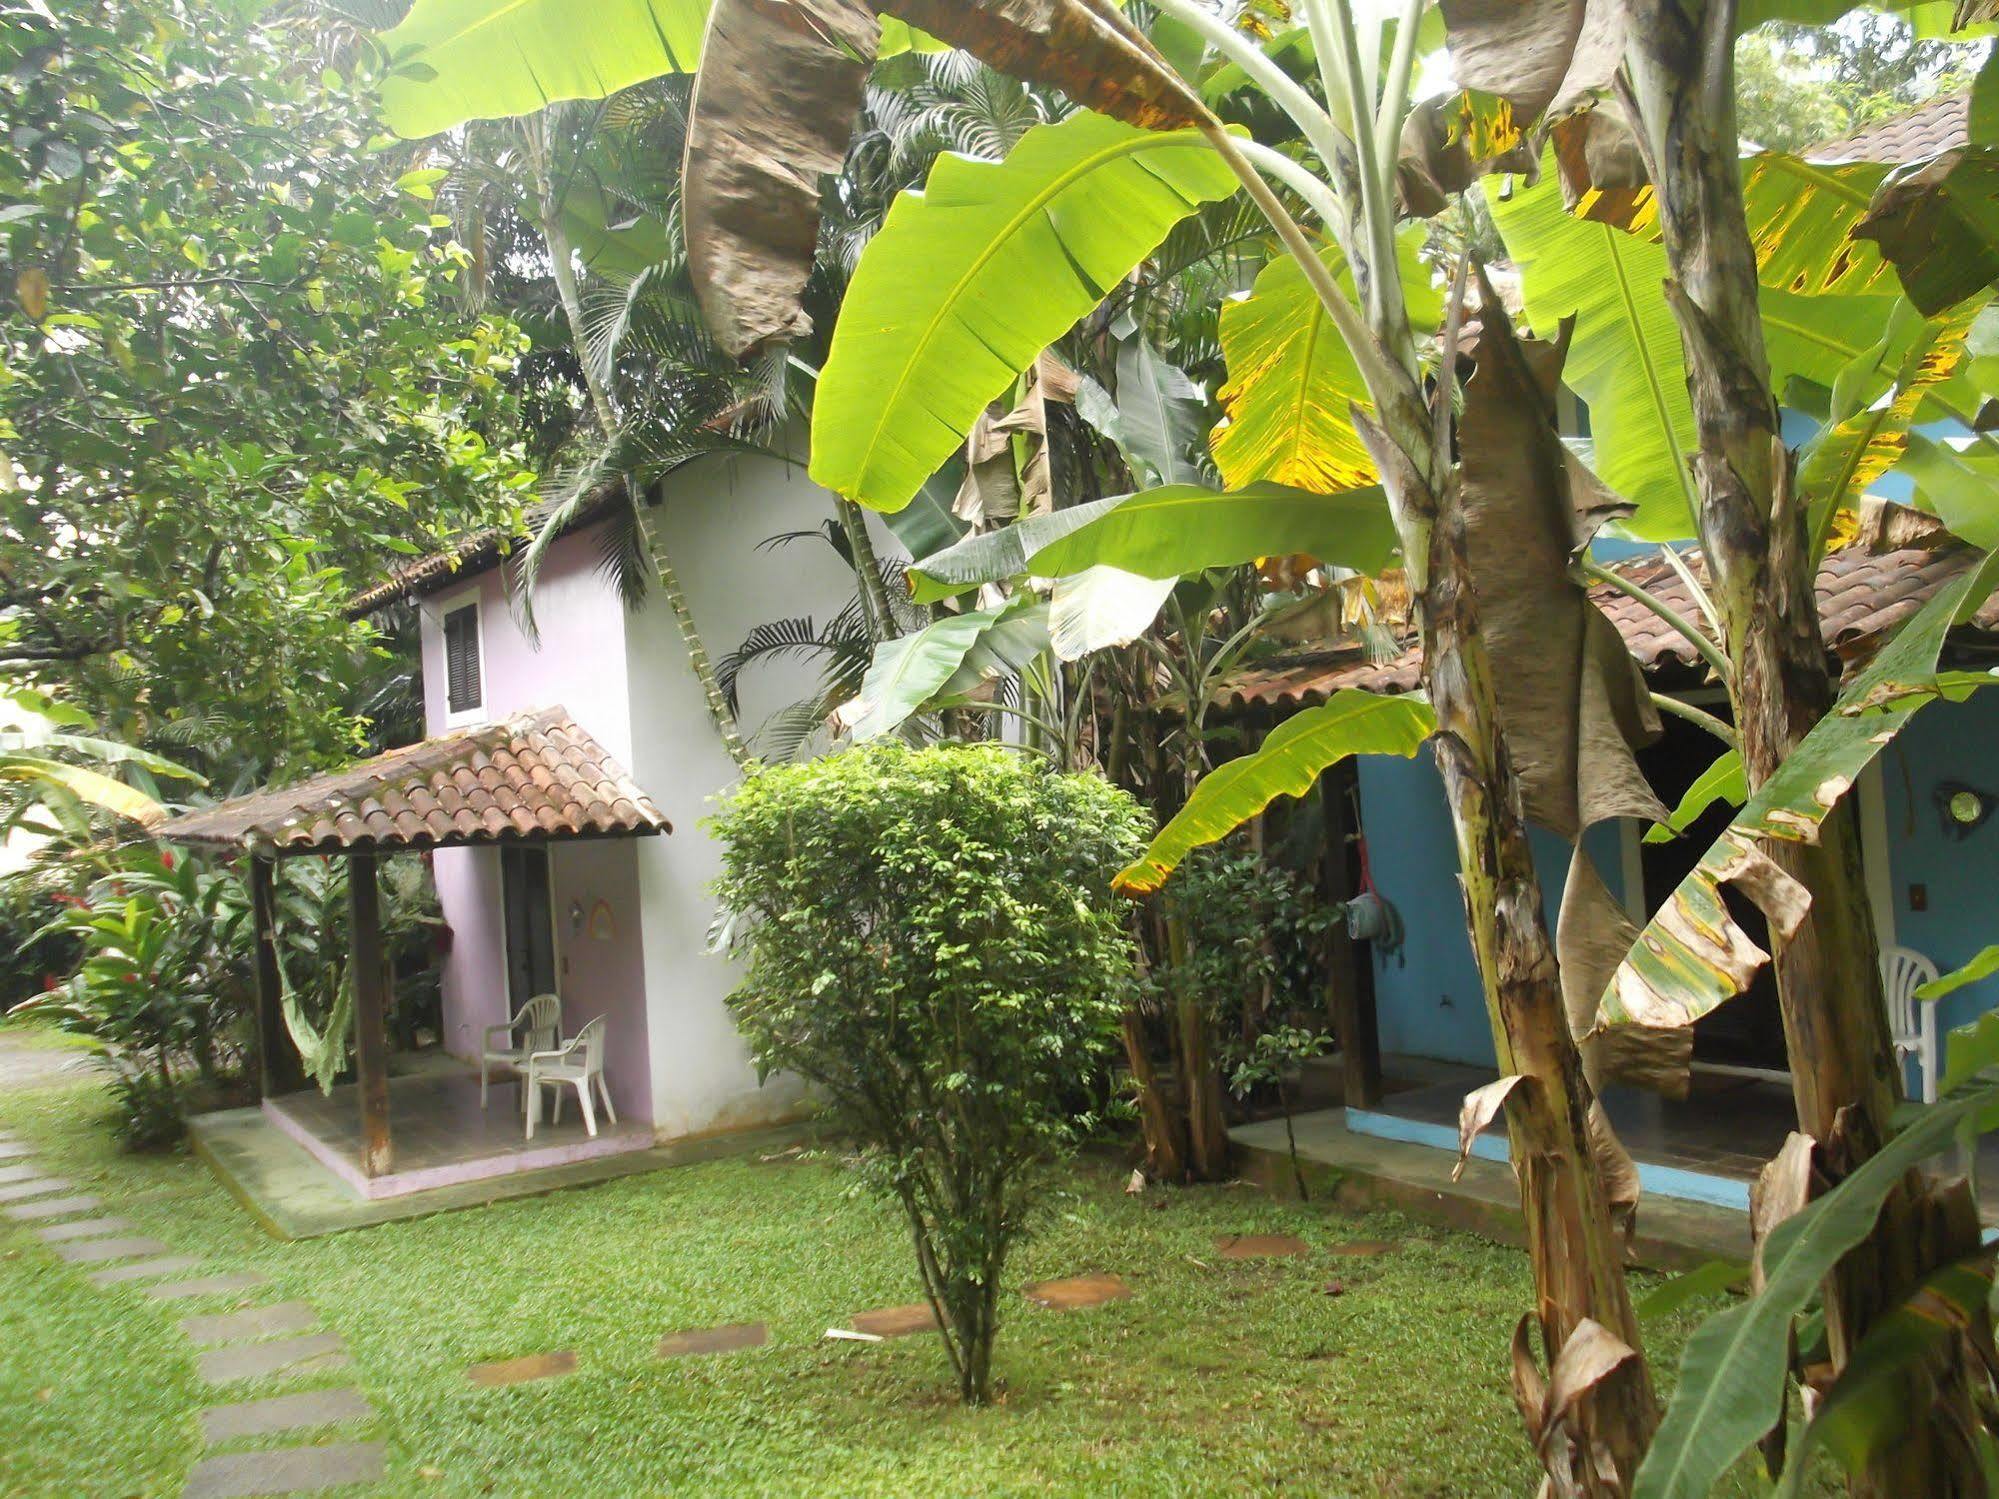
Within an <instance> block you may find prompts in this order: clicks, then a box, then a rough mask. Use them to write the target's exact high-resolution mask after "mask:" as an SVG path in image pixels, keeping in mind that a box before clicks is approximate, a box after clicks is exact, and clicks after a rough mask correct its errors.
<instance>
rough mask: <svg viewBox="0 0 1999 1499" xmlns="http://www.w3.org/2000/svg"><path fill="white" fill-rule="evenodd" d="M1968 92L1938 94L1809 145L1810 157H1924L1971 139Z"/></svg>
mask: <svg viewBox="0 0 1999 1499" xmlns="http://www.w3.org/2000/svg"><path fill="white" fill-rule="evenodd" d="M1970 131H1971V93H1970V90H1968V89H1967V90H1965V91H1964V92H1962V93H1956V94H1940V95H1938V96H1937V97H1936V98H1934V99H1932V100H1930V102H1929V103H1927V104H1925V105H1923V106H1922V107H1921V108H1919V109H1915V110H1911V111H1910V112H1909V113H1908V114H1905V115H1898V116H1896V117H1895V118H1894V119H1892V120H1883V121H1882V122H1881V123H1880V124H1878V125H1869V126H1867V127H1866V128H1865V129H1862V130H1856V131H1854V132H1853V133H1852V134H1851V135H1843V136H1841V137H1840V138H1839V139H1838V140H1834V141H1826V142H1824V143H1823V144H1821V145H1816V146H1813V147H1811V148H1810V149H1809V150H1808V151H1807V152H1806V153H1805V155H1806V157H1807V158H1808V159H1810V160H1812V161H1879V162H1886V163H1888V164H1890V165H1893V166H1900V165H1902V164H1903V163H1905V162H1911V161H1926V160H1928V159H1929V158H1930V157H1932V156H1935V155H1938V154H1939V153H1941V152H1944V151H1948V150H1950V149H1952V148H1953V147H1955V146H1962V145H1964V144H1965V143H1966V142H1967V141H1969V140H1970V139H1971V134H1970Z"/></svg>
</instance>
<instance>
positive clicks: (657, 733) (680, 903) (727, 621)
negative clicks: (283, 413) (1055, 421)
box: [422, 455, 897, 1140]
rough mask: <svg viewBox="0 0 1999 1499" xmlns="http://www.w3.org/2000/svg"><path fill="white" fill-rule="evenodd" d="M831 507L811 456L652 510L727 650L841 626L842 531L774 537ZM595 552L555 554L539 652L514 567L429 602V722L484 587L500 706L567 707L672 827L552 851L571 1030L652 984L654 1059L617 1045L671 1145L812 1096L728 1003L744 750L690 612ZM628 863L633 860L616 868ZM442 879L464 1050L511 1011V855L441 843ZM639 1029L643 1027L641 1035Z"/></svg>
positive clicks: (691, 470) (776, 674) (579, 549)
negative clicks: (720, 720) (732, 865)
mask: <svg viewBox="0 0 1999 1499" xmlns="http://www.w3.org/2000/svg"><path fill="white" fill-rule="evenodd" d="M833 515H834V509H833V500H832V496H831V495H830V494H828V493H827V492H826V491H825V490H823V489H820V488H819V487H818V486H817V485H815V484H813V483H812V482H811V481H810V480H809V479H808V478H807V477H806V475H805V471H804V469H803V467H802V466H795V465H791V464H786V463H784V462H782V461H780V460H777V459H773V458H764V457H757V456H752V455H737V456H729V457H719V458H712V459H705V460H703V461H701V462H699V463H696V464H692V465H690V466H688V467H687V468H684V469H682V470H680V471H679V472H678V473H677V474H675V475H674V477H673V478H672V479H671V480H670V481H669V484H668V490H667V498H666V500H665V502H664V503H663V505H662V506H661V507H659V508H658V509H656V510H655V511H654V513H653V521H654V525H655V526H656V527H657V528H658V530H659V533H660V534H661V536H662V537H663V538H664V541H665V544H666V546H667V548H668V552H669V555H670V556H671V557H672V558H673V560H674V564H675V567H676V569H677V571H678V572H679V574H680V579H681V583H682V586H683V588H684V589H685V591H686V593H687V596H688V599H689V602H690V604H691V606H692V609H693V612H694V616H695V621H696V624H697V626H698V628H699V629H700V631H701V634H702V638H703V640H704V641H705V642H706V644H707V647H708V651H709V654H710V656H711V657H712V658H714V659H717V660H719V659H720V658H721V657H723V656H725V655H726V654H728V653H729V652H730V651H731V650H733V649H734V648H735V647H736V646H737V645H738V644H739V643H740V642H741V641H742V639H743V637H744V636H745V635H746V634H747V633H748V632H749V631H750V630H751V628H753V627H754V626H756V625H759V624H763V623H765V622H767V621H770V620H774V619H779V618H785V617H790V616H795V615H809V616H811V617H812V618H813V620H814V621H815V623H823V622H824V621H825V620H826V619H827V618H828V617H829V616H830V615H832V614H834V613H835V612H837V611H838V610H839V609H840V608H841V607H842V606H843V605H844V604H845V603H846V602H847V600H848V599H849V598H851V597H852V595H853V591H854V580H853V574H852V572H851V571H850V570H849V569H848V567H847V565H846V563H845V562H844V561H842V560H841V558H840V557H839V556H838V555H837V554H836V553H835V552H834V551H833V550H832V548H831V547H830V546H828V545H827V544H825V543H824V542H820V541H816V540H810V539H806V540H799V541H794V542H792V543H789V544H788V545H786V546H784V547H782V548H777V549H773V548H764V549H762V550H759V543H761V542H764V541H765V540H766V539H768V538H769V537H772V536H775V535H777V534H779V533H781V532H788V531H811V530H817V529H818V528H820V527H821V526H823V525H824V523H825V522H826V521H827V520H829V519H831V518H832V517H833ZM872 529H873V535H874V539H875V545H876V548H877V550H878V551H879V552H880V554H881V555H883V556H889V555H893V554H896V552H897V548H896V545H895V542H894V540H893V538H892V537H891V536H890V535H889V533H888V531H887V530H886V528H885V527H883V526H881V525H880V524H879V523H878V522H877V523H875V524H874V526H873V528H872ZM597 557H598V544H597V538H596V534H595V532H594V530H591V531H585V532H582V533H578V534H577V535H574V536H570V537H567V538H565V539H564V540H563V541H561V542H560V543H558V544H557V545H556V547H555V548H554V549H553V551H552V552H551V554H550V558H549V562H548V565H547V566H546V567H545V568H544V570H543V572H542V576H541V580H540V585H539V590H538V597H537V602H536V607H535V615H536V619H537V621H538V623H539V626H540V635H541V638H540V642H539V645H538V646H537V645H535V644H533V643H531V642H529V641H528V640H527V638H526V636H525V635H524V634H523V633H522V632H521V630H520V628H519V626H518V623H517V622H516V621H515V620H514V619H513V617H512V615H511V614H510V613H509V611H508V607H507V602H506V597H505V590H504V580H503V577H502V574H501V571H500V570H499V569H498V568H494V569H490V570H488V571H487V572H485V573H483V574H480V575H479V576H477V577H475V578H469V579H467V580H465V582H464V583H463V584H462V585H459V586H455V587H451V588H446V589H444V590H442V591H440V592H439V593H437V594H434V595H432V596H431V597H429V598H427V599H425V600H424V601H423V637H422V650H423V670H424V700H425V717H426V722H427V725H428V731H429V732H430V733H433V734H436V733H443V732H446V731H447V729H448V727H449V721H448V716H447V714H446V711H445V703H444V687H443V683H444V673H443V634H442V631H443V625H442V621H443V616H444V613H445V611H446V610H448V609H450V608H452V607H455V606H456V605H458V604H460V603H462V602H464V600H465V599H467V598H469V597H473V596H476V597H477V598H478V599H479V601H480V605H481V628H482V646H483V655H484V682H485V699H486V702H485V706H484V716H485V717H487V718H497V717H503V716H505V715H506V714H509V713H513V712H516V711H519V710H520V709H524V708H536V707H546V706H550V705H552V704H555V703H560V704H562V705H563V706H564V707H566V708H568V710H569V711H570V714H571V715H572V716H573V717H574V718H575V719H576V721H577V722H578V723H580V724H581V725H582V726H583V727H584V728H586V729H587V730H589V732H590V733H591V734H593V735H594V736H595V737H596V738H597V739H598V740H599V741H600V742H601V743H602V744H603V745H604V747H605V748H606V749H607V750H608V751H610V753H611V754H613V755H614V756H616V757H617V758H618V759H619V760H620V761H621V762H622V763H623V764H624V765H625V767H626V768H627V769H628V770H629V771H630V772H631V773H632V776H633V778H634V779H635V780H636V781H637V782H638V783H639V785H641V786H642V787H644V788H645V789H646V791H647V792H648V793H649V794H650V795H651V796H652V797H653V799H654V800H655V801H656V802H657V803H658V804H659V806H660V808H661V810H662V811H664V812H665V813H666V815H667V817H668V819H669V820H670V821H671V822H672V823H673V832H672V834H671V835H670V836H668V837H664V838H642V839H635V840H631V841H630V842H623V841H621V842H618V843H616V844H610V845H602V844H598V845H590V844H584V845H577V846H575V847H572V848H561V847H559V846H558V847H557V848H556V849H555V850H554V853H553V859H554V865H553V885H554V891H553V893H554V902H555V921H556V948H557V955H558V963H559V965H560V966H561V967H562V968H563V969H564V970H565V973H564V978H563V983H564V986H565V992H564V1008H565V1019H566V1021H568V1023H569V1028H570V1029H571V1030H573V1029H574V1028H575V1026H576V1025H577V1024H580V1023H581V1021H582V1020H583V1019H586V1018H588V1016H589V1015H592V1014H596V1013H598V1012H599V1011H600V1010H602V1009H605V1008H606V1007H607V1006H608V1005H609V1004H610V1003H611V1001H612V999H613V997H614V996H615V994H617V993H620V992H622V991H623V990H624V989H626V988H627V987H628V986H629V985H634V984H636V985H642V988H643V993H644V1006H643V1009H644V1023H643V1033H644V1049H643V1053H642V1055H636V1056H634V1055H630V1054H627V1055H625V1056H622V1057H621V1056H620V1055H618V1052H619V1050H620V1048H617V1047H615V1046H614V1050H613V1055H612V1056H611V1058H610V1060H609V1062H608V1063H607V1068H608V1070H610V1071H611V1074H612V1085H613V1090H614V1093H615V1094H616V1097H617V1100H618V1104H619V1108H620V1110H621V1112H622V1111H625V1110H627V1109H629V1110H631V1112H632V1113H633V1114H634V1115H635V1116H637V1117H647V1116H646V1115H645V1114H642V1113H640V1112H639V1111H640V1109H641V1108H645V1109H649V1111H650V1118H651V1120H652V1123H653V1126H654V1130H655V1133H656V1134H657V1135H658V1137H659V1138H660V1139H662V1140H668V1139H675V1138H680V1137H683V1136H687V1135H697V1134H704V1133H708V1132H711V1131H716V1130H725V1129H733V1128H741V1127H744V1126H752V1125H757V1124H762V1123H767V1122H771V1121H774V1120H778V1119H782V1118H786V1117H790V1116H791V1115H793V1114H795V1113H796V1112H797V1110H798V1107H799V1104H800V1101H801V1092H802V1090H801V1089H800V1087H799V1086H798V1084H797V1083H796V1081H795V1080H793V1079H789V1078H783V1077H779V1078H773V1079H771V1080H770V1081H769V1082H768V1083H766V1084H763V1085H761V1086H759V1084H758V1082H757V1077H756V1070H755V1068H754V1067H753V1066H752V1064H751V1062H750V1058H749V1053H748V1050H747V1049H746V1048H745V1046H744V1045H743V1042H742V1039H741V1038H740V1037H739V1036H738V1035H737V1033H736V1029H735V1025H734V1022H733V1021H732V1020H731V1018H730V1016H729V1012H728V1006H727V1003H726V996H727V995H728V993H729V990H730V989H731V988H733V987H734V985H735V982H736V975H735V965H734V963H733V962H732V961H731V960H730V959H728V958H726V957H722V956H717V955H711V954H710V953H709V952H708V951H707V942H708V929H709V925H710V923H711V921H712V920H713V917H714V911H715V903H714V899H713V897H712V896H711V895H710V894H709V891H708V887H709V884H710V883H711V882H712V881H713V880H714V878H715V876H716V875H717V874H718V873H719V872H720V868H721V857H720V849H719V848H718V846H717V845H716V844H715V842H714V840H712V839H711V838H710V837H709V836H708V834H707V833H706V831H705V830H704V829H703V828H702V826H701V823H702V821H703V820H704V819H705V818H706V817H708V816H709V814H710V813H711V812H712V811H713V810H714V798H715V797H716V795H717V794H718V793H720V792H722V791H724V790H726V789H727V788H728V787H729V786H731V785H733V784H734V783H735V780H736V767H735V763H734V762H733V761H732V760H731V759H730V758H729V755H728V753H727V751H725V750H724V749H723V748H722V742H721V740H720V738H719V737H718V736H717V735H716V733H715V729H714V726H713V724H712V722H711V720H710V718H709V715H708V710H707V706H706V703H705V701H704V699H703V697H702V694H701V689H700V686H699V684H698V683H697V681H696V680H695V677H694V672H693V668H692V667H691V666H690V665H689V664H688V659H687V652H686V649H685V647H684V645H683V643H682V641H681V637H680V632H679V630H678V628H677V626H676V625H675V623H674V619H673V615H672V613H671V611H670V610H668V609H667V608H666V606H665V604H664V602H663V601H662V600H661V599H660V598H659V597H658V594H657V593H656V592H655V593H653V594H651V595H649V596H648V598H647V601H646V604H645V606H644V607H643V608H642V609H640V610H639V611H638V612H637V613H634V614H627V613H626V612H625V610H624V609H623V607H622V605H621V603H620V601H619V599H618V596H617V592H616V590H615V588H614V587H613V586H612V584H611V582H610V581H609V580H608V579H607V578H605V577H604V576H603V574H602V573H601V572H600V571H599V570H598V569H597V566H596V559H597ZM818 682H819V663H817V662H814V661H809V660H778V661H770V662H765V663H761V664H759V665H757V666H755V667H753V668H751V669H750V671H748V672H747V673H745V674H744V676H743V679H742V682H741V684H740V688H741V695H742V702H741V724H742V730H743V733H744V734H745V736H746V737H751V736H754V734H755V733H756V731H757V729H758V728H759V727H760V726H761V725H762V724H763V722H764V720H765V719H766V718H767V717H769V715H770V714H771V713H772V712H774V711H775V710H777V709H779V708H782V707H785V706H787V705H789V704H790V703H792V702H795V701H796V700H797V699H799V698H802V697H806V696H808V695H811V694H813V693H814V692H815V691H816V690H817V687H818ZM626 859H629V860H630V861H631V868H630V870H629V871H628V870H626V869H623V868H620V867H617V866H619V865H621V864H622V863H623V861H624V860H626ZM606 861H610V862H608V863H607V862H606ZM436 871H437V882H438V890H439V894H440V896H441V898H442V899H443V901H444V906H445V915H446V919H447V920H449V921H450V922H451V924H452V927H453V930H454V933H455V938H456V942H455V945H454V949H453V952H452V954H451V956H450V958H449V959H448V960H447V962H446V966H445V974H444V1001H445V1017H446V1043H447V1045H448V1046H449V1047H450V1049H451V1050H453V1051H455V1052H460V1053H461V1054H463V1053H466V1052H467V1051H469V1050H472V1049H474V1048H476V1045H477V1039H478V1030H479V1028H480V1027H482V1026H484V1025H487V1024H491V1023H496V1022H498V1021H500V1020H502V1019H504V1018H505V1009H504V1007H505V995H506V982H505V935H504V930H503V924H502V920H501V913H500V877H499V858H498V855H497V853H496V852H495V851H493V850H491V849H476V850H466V849H447V850H440V851H439V853H438V854H437V856H436ZM600 899H608V900H610V901H611V902H612V903H613V904H614V905H615V906H616V907H617V910H616V912H615V936H614V937H613V938H611V939H609V942H608V944H606V942H605V939H602V938H595V937H589V938H586V937H585V936H584V935H581V934H579V932H578V931H577V930H576V921H575V914H576V912H577V911H579V910H580V911H582V912H584V913H585V914H586V915H587V913H588V912H589V911H591V910H593V909H594V907H595V904H596V902H597V901H598V900H600ZM628 917H629V920H628V919H627V918H628ZM586 925H587V923H586ZM586 942H587V944H588V945H587V946H581V947H579V946H578V944H579V943H586ZM579 965H580V966H579ZM613 1025H614V1027H615V1026H616V1025H617V1022H616V1019H615V1016H614V1019H613ZM633 1029H634V1027H633V1026H631V1025H630V1024H627V1025H625V1026H624V1027H623V1031H624V1033H625V1034H626V1035H627V1036H629V1035H630V1034H631V1032H632V1031H633ZM634 1070H635V1071H636V1072H637V1073H638V1074H639V1075H637V1076H634V1075H632V1074H633V1071H634Z"/></svg>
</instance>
